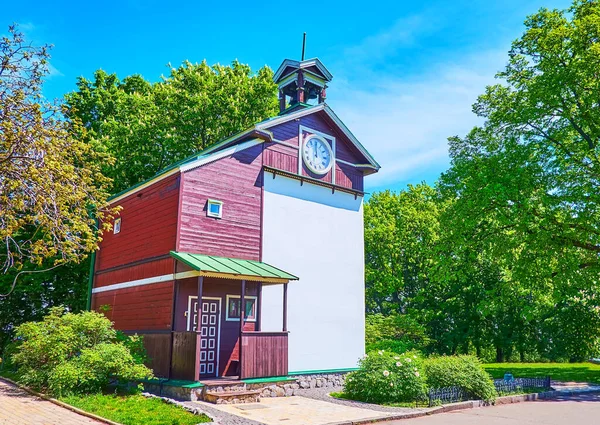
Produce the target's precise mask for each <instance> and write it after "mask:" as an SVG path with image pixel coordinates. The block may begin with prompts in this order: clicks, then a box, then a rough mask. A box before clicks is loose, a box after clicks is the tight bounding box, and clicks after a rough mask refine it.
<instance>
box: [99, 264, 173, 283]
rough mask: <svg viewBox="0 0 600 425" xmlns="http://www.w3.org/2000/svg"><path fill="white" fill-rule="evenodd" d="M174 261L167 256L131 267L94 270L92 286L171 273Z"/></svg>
mask: <svg viewBox="0 0 600 425" xmlns="http://www.w3.org/2000/svg"><path fill="white" fill-rule="evenodd" d="M174 261H175V260H174V259H173V258H172V257H168V258H161V259H158V260H156V261H150V262H145V263H142V264H137V265H132V266H131V267H122V268H118V269H110V270H107V271H105V272H100V273H98V272H96V280H95V282H94V287H95V288H98V287H101V286H107V285H113V284H115V283H122V282H129V281H132V280H138V279H146V278H149V277H155V276H163V275H166V274H171V273H173V267H174V264H173V263H174Z"/></svg>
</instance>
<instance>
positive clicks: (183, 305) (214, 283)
mask: <svg viewBox="0 0 600 425" xmlns="http://www.w3.org/2000/svg"><path fill="white" fill-rule="evenodd" d="M177 284H178V285H179V286H178V291H177V303H176V307H175V326H174V330H175V331H176V332H185V331H186V330H187V316H186V315H185V314H186V312H187V309H188V300H189V297H190V296H197V295H198V279H197V278H190V279H183V280H178V281H177ZM240 291H241V282H240V281H239V280H229V279H216V278H208V277H207V278H205V279H204V284H203V292H202V293H203V296H205V297H216V298H220V299H221V346H220V350H219V375H223V374H226V375H233V374H235V373H236V372H237V370H236V369H237V363H236V361H237V360H239V357H238V354H239V345H238V344H239V334H240V322H239V321H237V320H233V321H227V320H226V319H225V318H226V310H227V305H226V296H227V295H240ZM246 294H247V295H251V296H256V294H257V286H256V283H254V282H247V283H246ZM244 330H245V331H254V330H256V323H255V322H245V323H244Z"/></svg>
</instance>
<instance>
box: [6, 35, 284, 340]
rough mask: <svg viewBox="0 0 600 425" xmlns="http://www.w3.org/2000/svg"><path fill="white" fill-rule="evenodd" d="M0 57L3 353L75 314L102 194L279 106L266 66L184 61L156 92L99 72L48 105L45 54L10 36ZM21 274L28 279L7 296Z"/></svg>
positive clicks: (135, 79) (140, 81)
mask: <svg viewBox="0 0 600 425" xmlns="http://www.w3.org/2000/svg"><path fill="white" fill-rule="evenodd" d="M0 48H1V51H2V57H1V62H0V66H1V68H0V119H1V120H2V121H1V122H0V138H1V139H0V188H1V189H0V191H1V192H0V237H2V244H1V246H0V260H2V261H3V264H2V265H3V267H5V268H7V267H12V268H11V270H10V272H9V273H7V274H4V275H2V274H0V294H6V293H9V292H11V291H13V292H12V293H11V296H9V297H4V298H0V347H2V346H3V345H4V344H5V343H6V341H8V340H9V339H10V335H11V333H12V332H13V330H14V327H15V326H16V325H18V324H19V323H23V322H26V321H33V320H40V319H41V318H42V317H43V316H44V315H45V314H46V313H47V312H48V309H50V308H51V307H53V306H59V305H65V306H68V308H69V309H70V310H71V311H79V310H81V309H84V308H85V301H86V296H87V278H88V273H89V268H90V264H89V258H88V259H84V258H83V255H81V254H82V253H84V252H87V251H90V250H91V249H93V248H95V247H96V242H97V237H98V236H99V235H97V234H95V233H94V230H95V224H94V219H95V218H98V219H101V218H102V217H103V215H102V214H104V211H103V210H102V208H103V206H104V205H105V201H106V199H107V197H108V193H109V192H112V193H114V192H118V191H120V190H122V189H125V188H127V187H129V186H131V185H133V184H135V183H138V182H140V181H143V180H145V179H147V178H149V177H151V176H153V175H154V174H156V173H157V172H158V171H159V170H161V169H163V168H164V167H166V166H168V165H170V164H171V163H173V162H176V161H178V160H180V159H183V158H185V157H187V156H189V155H191V154H194V153H196V152H198V151H199V150H201V149H204V148H206V147H208V146H210V145H211V144H213V143H215V142H218V141H220V140H221V139H224V138H226V137H228V136H230V135H232V134H234V133H237V132H239V131H242V130H244V129H246V128H248V127H250V126H251V125H253V124H254V123H255V122H258V121H261V120H263V119H265V118H267V117H269V116H272V115H275V114H276V112H277V97H276V86H275V85H274V83H273V81H272V74H273V73H272V71H271V70H270V69H269V68H268V67H264V68H261V69H260V70H259V71H258V72H257V73H254V72H252V70H251V69H250V67H248V66H247V65H244V64H241V63H239V62H237V61H234V62H233V63H232V64H231V66H222V65H214V66H209V65H207V64H206V62H202V63H200V64H191V63H189V62H185V63H183V64H182V65H181V66H179V67H177V68H171V69H170V73H169V75H168V76H167V77H165V78H162V79H161V80H160V81H159V82H157V83H151V82H149V81H147V80H145V79H144V78H143V77H141V76H139V75H132V76H128V77H125V78H124V79H123V80H120V79H119V78H117V76H116V75H114V74H107V73H106V72H104V71H102V70H98V71H96V72H95V74H94V77H93V78H92V79H91V80H88V79H86V78H83V77H81V78H79V79H78V81H77V90H76V91H74V92H72V93H69V94H67V95H66V96H65V99H64V103H63V104H62V105H54V104H49V103H48V102H46V101H45V100H44V99H43V97H42V94H41V89H42V84H43V79H44V77H45V76H46V75H47V71H48V70H47V67H48V59H49V54H48V51H49V47H48V46H42V47H35V46H32V45H29V44H27V43H26V42H25V40H24V39H23V36H22V35H21V34H20V33H19V32H18V31H17V30H16V29H15V28H14V27H13V28H11V37H9V38H3V39H2V41H1V44H0ZM64 117H66V119H64ZM94 209H96V211H98V212H97V213H96V214H95V216H94V214H92V211H94ZM109 212H110V211H109ZM112 212H115V211H112ZM104 218H108V216H107V215H104ZM104 221H105V222H109V220H104ZM74 259H77V260H78V261H81V262H80V263H73V262H70V263H67V264H64V265H61V266H60V267H59V268H54V269H53V268H52V267H54V265H55V264H58V263H63V262H65V263H66V262H68V261H70V260H74ZM25 260H28V261H29V263H24V261H25ZM13 266H14V267H13ZM21 267H22V268H21ZM19 270H27V271H34V270H35V271H36V273H35V274H21V275H19V277H18V284H17V285H16V286H14V288H13V283H14V281H15V274H16V273H17V272H18V271H19ZM37 271H43V272H42V273H37Z"/></svg>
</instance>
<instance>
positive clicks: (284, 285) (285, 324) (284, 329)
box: [283, 282, 288, 332]
mask: <svg viewBox="0 0 600 425" xmlns="http://www.w3.org/2000/svg"><path fill="white" fill-rule="evenodd" d="M287 286H288V284H287V282H286V283H284V284H283V332H287Z"/></svg>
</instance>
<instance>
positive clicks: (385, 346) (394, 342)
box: [366, 339, 417, 354]
mask: <svg viewBox="0 0 600 425" xmlns="http://www.w3.org/2000/svg"><path fill="white" fill-rule="evenodd" d="M416 348H417V347H415V344H413V343H412V342H410V341H404V340H399V339H382V340H380V341H377V342H373V343H371V344H367V346H366V349H367V353H370V352H372V351H382V350H383V351H391V352H392V353H396V354H403V353H406V352H407V351H410V350H414V349H416Z"/></svg>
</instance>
